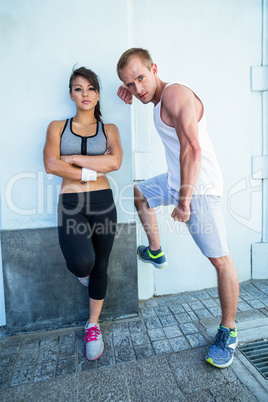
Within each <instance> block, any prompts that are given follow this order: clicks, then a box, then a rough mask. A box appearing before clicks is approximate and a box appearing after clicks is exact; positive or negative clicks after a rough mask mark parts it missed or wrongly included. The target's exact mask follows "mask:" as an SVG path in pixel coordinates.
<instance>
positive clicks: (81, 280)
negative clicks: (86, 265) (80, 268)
mask: <svg viewBox="0 0 268 402" xmlns="http://www.w3.org/2000/svg"><path fill="white" fill-rule="evenodd" d="M89 277H90V275H88V276H85V277H84V278H79V277H77V279H78V280H79V282H80V283H82V285H84V286H86V287H87V288H88V284H89Z"/></svg>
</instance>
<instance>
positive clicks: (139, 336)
mask: <svg viewBox="0 0 268 402" xmlns="http://www.w3.org/2000/svg"><path fill="white" fill-rule="evenodd" d="M150 331H154V330H153V329H152V330H150ZM130 337H131V341H132V344H133V345H135V346H141V345H145V344H147V343H150V340H149V338H148V335H147V333H146V330H144V332H132V333H131V334H130Z"/></svg>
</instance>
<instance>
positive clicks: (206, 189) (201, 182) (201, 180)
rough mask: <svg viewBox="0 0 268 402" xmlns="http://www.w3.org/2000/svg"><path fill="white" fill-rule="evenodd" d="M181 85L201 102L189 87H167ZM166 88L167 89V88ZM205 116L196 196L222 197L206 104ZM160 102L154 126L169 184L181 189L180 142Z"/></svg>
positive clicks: (201, 126) (201, 125) (200, 129)
mask: <svg viewBox="0 0 268 402" xmlns="http://www.w3.org/2000/svg"><path fill="white" fill-rule="evenodd" d="M174 84H180V85H184V86H186V87H187V88H189V89H190V90H191V91H192V92H193V93H194V94H195V95H196V96H197V98H198V99H199V100H200V101H201V99H200V98H199V96H198V95H197V94H196V93H195V92H194V91H193V90H192V89H191V88H190V87H189V86H188V85H187V84H184V83H181V82H173V83H169V84H167V85H166V87H167V86H169V85H174ZM166 87H165V88H166ZM201 103H202V105H203V116H202V118H201V120H200V121H199V122H198V139H199V143H200V147H201V169H200V173H199V176H198V179H197V182H196V184H195V188H194V193H193V194H194V195H216V196H221V195H222V191H223V179H222V173H221V169H220V166H219V163H218V161H217V157H216V154H215V151H214V148H213V145H212V143H211V140H210V138H209V136H208V132H207V122H206V117H205V110H204V104H203V102H202V101H201ZM161 104H162V96H161V99H160V102H158V104H157V105H156V106H155V107H154V124H155V127H156V130H157V131H158V134H159V135H160V137H161V139H162V142H163V144H164V147H165V152H166V160H167V166H168V184H169V185H170V187H171V188H173V189H175V190H177V191H179V189H180V176H181V175H180V142H179V139H178V136H177V133H176V130H175V128H174V127H170V126H167V125H166V124H165V123H164V122H163V121H162V119H161V116H160V112H161Z"/></svg>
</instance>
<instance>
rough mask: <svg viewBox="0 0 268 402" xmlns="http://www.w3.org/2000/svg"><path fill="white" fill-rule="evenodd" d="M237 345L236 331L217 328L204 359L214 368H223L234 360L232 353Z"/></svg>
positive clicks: (221, 327)
mask: <svg viewBox="0 0 268 402" xmlns="http://www.w3.org/2000/svg"><path fill="white" fill-rule="evenodd" d="M237 344H238V338H237V330H236V328H235V329H234V330H230V329H229V328H226V327H223V326H222V325H220V326H219V329H218V333H217V335H216V337H215V339H214V342H213V343H212V344H211V346H210V348H209V350H208V353H207V355H206V357H205V359H206V361H207V362H208V363H210V364H212V365H213V366H215V367H219V368H225V367H228V366H230V365H231V364H232V363H233V360H234V351H235V348H236V346H237Z"/></svg>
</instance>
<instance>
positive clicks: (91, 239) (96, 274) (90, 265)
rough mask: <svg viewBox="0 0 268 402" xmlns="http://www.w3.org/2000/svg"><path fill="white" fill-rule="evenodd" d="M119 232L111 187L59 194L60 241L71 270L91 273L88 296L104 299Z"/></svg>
mask: <svg viewBox="0 0 268 402" xmlns="http://www.w3.org/2000/svg"><path fill="white" fill-rule="evenodd" d="M115 231H116V208H115V204H114V200H113V194H112V191H111V190H110V189H107V190H99V191H88V192H85V193H65V194H60V197H59V203H58V236H59V243H60V247H61V250H62V253H63V255H64V258H65V260H66V265H67V268H68V269H69V271H71V272H72V273H73V274H74V275H76V276H78V277H85V276H87V275H89V274H90V281H89V287H88V293H89V297H90V298H92V299H96V300H102V299H104V297H105V294H106V289H107V267H108V260H109V256H110V253H111V250H112V246H113V241H114V236H115Z"/></svg>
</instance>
